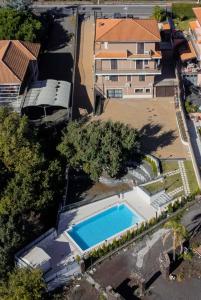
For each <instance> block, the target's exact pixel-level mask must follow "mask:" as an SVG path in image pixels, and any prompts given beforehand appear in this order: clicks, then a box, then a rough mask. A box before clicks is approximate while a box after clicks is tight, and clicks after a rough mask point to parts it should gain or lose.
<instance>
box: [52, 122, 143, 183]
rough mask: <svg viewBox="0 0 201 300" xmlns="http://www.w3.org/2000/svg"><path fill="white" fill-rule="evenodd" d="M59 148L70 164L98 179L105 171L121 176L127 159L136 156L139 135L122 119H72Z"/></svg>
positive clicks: (113, 175)
mask: <svg viewBox="0 0 201 300" xmlns="http://www.w3.org/2000/svg"><path fill="white" fill-rule="evenodd" d="M58 150H59V151H60V152H61V154H62V155H63V156H64V157H65V158H66V161H67V163H68V164H69V166H71V167H73V168H80V169H82V170H83V171H84V172H85V173H87V174H89V175H90V177H91V179H92V180H96V181H97V180H98V179H99V177H100V175H101V174H102V173H103V172H106V173H107V174H109V175H110V176H112V177H115V176H118V174H119V173H120V171H121V169H122V168H123V167H124V163H125V162H126V161H127V160H128V159H135V155H136V152H137V151H138V150H139V135H138V132H137V130H136V129H133V128H130V127H129V126H127V125H124V124H121V123H119V122H116V123H113V122H111V121H108V122H100V121H95V122H91V123H88V124H81V123H79V122H71V123H69V124H68V126H67V128H66V130H65V131H64V133H63V138H62V142H61V143H60V145H59V146H58Z"/></svg>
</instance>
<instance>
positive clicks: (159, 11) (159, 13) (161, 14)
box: [153, 6, 166, 22]
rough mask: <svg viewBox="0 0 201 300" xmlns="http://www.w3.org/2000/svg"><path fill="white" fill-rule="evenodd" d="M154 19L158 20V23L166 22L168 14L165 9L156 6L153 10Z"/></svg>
mask: <svg viewBox="0 0 201 300" xmlns="http://www.w3.org/2000/svg"><path fill="white" fill-rule="evenodd" d="M153 17H154V19H156V20H157V21H158V22H162V21H164V20H165V17H166V12H165V10H164V9H163V8H161V7H160V6H155V7H154V10H153Z"/></svg>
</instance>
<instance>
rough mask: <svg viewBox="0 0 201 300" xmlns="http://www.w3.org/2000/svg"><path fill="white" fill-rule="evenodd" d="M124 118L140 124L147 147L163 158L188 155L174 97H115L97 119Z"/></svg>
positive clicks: (136, 124) (149, 150)
mask: <svg viewBox="0 0 201 300" xmlns="http://www.w3.org/2000/svg"><path fill="white" fill-rule="evenodd" d="M97 119H100V120H104V121H106V120H112V121H120V122H122V123H125V124H129V125H131V126H132V127H135V128H137V129H138V130H139V131H140V134H141V135H142V144H143V150H144V151H145V152H146V153H152V154H154V155H156V156H158V157H161V158H186V157H188V152H187V148H186V147H185V146H184V145H183V144H182V142H181V139H180V136H179V131H178V127H177V123H176V110H175V105H174V101H173V98H171V97H170V98H161V99H160V98H159V99H157V100H156V99H150V100H144V99H131V100H124V99H121V100H117V99H116V100H115V99H111V100H109V101H108V102H107V103H105V108H104V112H103V114H102V115H100V116H99V117H94V119H93V120H97Z"/></svg>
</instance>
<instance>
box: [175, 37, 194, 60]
mask: <svg viewBox="0 0 201 300" xmlns="http://www.w3.org/2000/svg"><path fill="white" fill-rule="evenodd" d="M179 54H180V59H181V60H182V61H186V60H190V59H194V58H196V53H195V50H194V48H193V45H192V43H191V41H188V42H187V43H186V45H185V48H184V49H182V48H181V49H180V50H179Z"/></svg>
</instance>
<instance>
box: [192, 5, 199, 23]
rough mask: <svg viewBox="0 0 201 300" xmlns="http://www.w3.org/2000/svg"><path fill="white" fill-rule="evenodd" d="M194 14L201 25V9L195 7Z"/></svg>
mask: <svg viewBox="0 0 201 300" xmlns="http://www.w3.org/2000/svg"><path fill="white" fill-rule="evenodd" d="M193 12H194V14H195V16H196V18H197V20H198V22H199V23H200V25H201V7H194V8H193Z"/></svg>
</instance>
